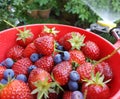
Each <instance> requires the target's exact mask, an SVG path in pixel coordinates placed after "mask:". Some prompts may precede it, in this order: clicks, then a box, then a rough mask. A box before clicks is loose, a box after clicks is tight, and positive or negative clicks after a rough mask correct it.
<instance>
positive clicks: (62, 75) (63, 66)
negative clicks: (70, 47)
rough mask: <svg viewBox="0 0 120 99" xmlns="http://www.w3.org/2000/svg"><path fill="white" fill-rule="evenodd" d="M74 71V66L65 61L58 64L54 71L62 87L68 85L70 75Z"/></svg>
mask: <svg viewBox="0 0 120 99" xmlns="http://www.w3.org/2000/svg"><path fill="white" fill-rule="evenodd" d="M71 70H72V65H71V64H70V62H68V61H63V62H61V63H59V64H57V65H56V66H55V67H54V68H53V70H52V73H53V76H54V78H55V80H56V81H57V82H58V83H59V84H60V85H61V86H63V85H66V84H67V83H68V81H69V74H70V72H71Z"/></svg>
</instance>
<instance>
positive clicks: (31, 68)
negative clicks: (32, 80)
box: [28, 65, 37, 73]
mask: <svg viewBox="0 0 120 99" xmlns="http://www.w3.org/2000/svg"><path fill="white" fill-rule="evenodd" d="M36 68H37V66H35V65H31V66H30V67H28V73H30V72H31V71H32V70H33V69H36Z"/></svg>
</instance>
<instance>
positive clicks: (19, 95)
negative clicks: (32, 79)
mask: <svg viewBox="0 0 120 99" xmlns="http://www.w3.org/2000/svg"><path fill="white" fill-rule="evenodd" d="M0 88H1V87H0ZM0 99H33V96H32V94H31V91H30V89H29V87H28V85H27V84H26V83H24V82H23V81H20V80H13V81H11V82H9V83H8V84H7V85H5V86H4V87H3V88H2V89H1V90H0Z"/></svg>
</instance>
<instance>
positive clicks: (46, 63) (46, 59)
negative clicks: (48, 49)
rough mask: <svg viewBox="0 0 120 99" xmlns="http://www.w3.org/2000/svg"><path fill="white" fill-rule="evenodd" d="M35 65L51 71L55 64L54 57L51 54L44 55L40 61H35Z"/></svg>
mask: <svg viewBox="0 0 120 99" xmlns="http://www.w3.org/2000/svg"><path fill="white" fill-rule="evenodd" d="M35 65H36V66H37V67H39V68H42V69H44V70H46V71H47V72H49V73H50V72H51V70H52V69H53V66H54V61H53V57H52V56H51V55H50V56H43V57H41V58H40V59H39V60H38V61H36V62H35Z"/></svg>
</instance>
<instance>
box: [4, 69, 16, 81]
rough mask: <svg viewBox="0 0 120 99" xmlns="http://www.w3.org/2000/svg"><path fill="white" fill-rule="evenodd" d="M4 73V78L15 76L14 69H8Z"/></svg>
mask: <svg viewBox="0 0 120 99" xmlns="http://www.w3.org/2000/svg"><path fill="white" fill-rule="evenodd" d="M3 75H4V78H5V79H6V80H8V78H9V79H12V78H13V77H14V76H15V73H14V71H13V70H12V69H6V70H5V71H4V73H3Z"/></svg>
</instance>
